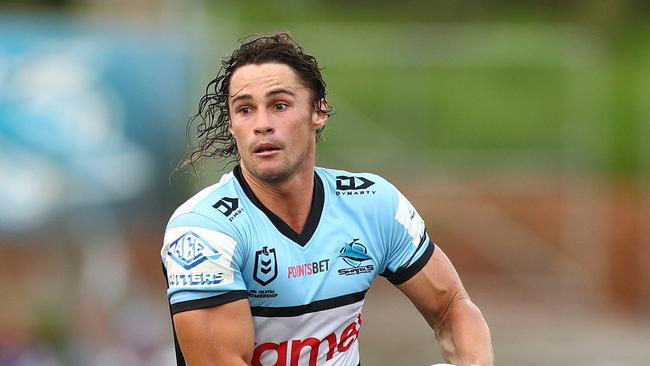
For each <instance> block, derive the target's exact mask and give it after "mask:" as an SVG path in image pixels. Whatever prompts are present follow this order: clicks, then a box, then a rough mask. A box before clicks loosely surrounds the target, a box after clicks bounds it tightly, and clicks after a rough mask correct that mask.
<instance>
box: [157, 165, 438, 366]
mask: <svg viewBox="0 0 650 366" xmlns="http://www.w3.org/2000/svg"><path fill="white" fill-rule="evenodd" d="M433 250H434V244H433V243H432V242H430V240H429V238H428V236H427V233H426V231H425V227H424V222H423V220H422V218H421V217H420V215H419V214H418V213H417V211H416V210H415V209H414V208H413V206H412V205H411V204H410V203H409V201H408V200H407V199H406V198H405V197H404V196H403V195H402V194H401V193H400V192H399V191H398V190H397V189H395V187H394V186H393V185H391V184H390V183H388V182H387V181H386V180H384V179H383V178H381V177H379V176H377V175H373V174H365V173H364V174H356V173H349V172H345V171H339V170H331V169H324V168H316V169H315V176H314V194H313V200H312V205H311V211H310V214H309V217H308V219H307V223H306V226H305V228H304V230H303V231H302V233H300V234H298V233H296V232H295V231H293V230H292V229H291V228H290V227H289V226H288V225H287V224H285V223H284V222H283V221H282V220H281V219H280V218H278V217H277V216H276V215H275V214H273V213H272V212H271V211H270V210H268V209H267V208H266V207H264V205H262V203H261V202H260V201H259V200H258V199H257V197H255V195H254V194H253V192H252V190H251V189H250V187H249V186H248V184H247V183H246V181H245V180H244V178H243V176H242V174H241V170H240V168H239V166H237V167H235V169H234V170H233V172H231V173H229V174H226V175H224V176H223V177H222V178H221V180H220V181H219V183H217V184H215V185H213V186H210V187H208V188H206V189H204V190H202V191H201V192H199V193H198V194H196V195H195V196H194V197H192V198H191V199H189V200H188V201H187V202H185V203H184V204H183V205H181V206H180V207H179V208H178V209H177V210H176V212H174V214H173V215H172V217H171V219H170V220H169V224H168V226H167V230H166V232H165V239H164V245H163V248H162V251H161V256H162V261H163V264H164V270H165V275H166V277H167V282H168V290H167V294H168V297H169V302H170V305H171V311H172V314H175V313H178V312H182V311H186V310H192V309H199V308H206V307H211V306H217V305H220V304H224V303H227V302H231V301H235V300H239V299H245V298H247V299H248V300H249V302H250V306H251V312H252V315H253V323H254V328H255V349H254V353H253V360H252V365H254V366H255V365H275V366H285V365H287V366H289V365H292V366H293V365H305V366H306V365H309V366H316V365H318V366H320V365H336V366H355V365H358V364H359V350H358V342H357V338H358V336H359V330H360V327H361V323H362V320H361V308H362V306H363V302H364V297H365V294H366V291H367V290H368V288H369V287H370V284H371V283H372V281H373V279H374V278H375V276H377V275H382V276H385V277H386V278H388V280H390V281H391V282H392V283H394V284H400V283H403V282H405V281H406V280H408V279H410V278H411V277H412V276H413V275H415V274H416V273H417V272H418V271H420V269H422V267H423V266H424V265H425V264H426V262H427V261H428V260H429V258H430V257H431V255H432V253H433ZM215 326H218V325H216V324H215ZM177 352H180V350H177ZM179 355H180V353H179ZM181 362H182V361H181Z"/></svg>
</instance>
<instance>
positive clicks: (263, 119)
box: [254, 111, 273, 135]
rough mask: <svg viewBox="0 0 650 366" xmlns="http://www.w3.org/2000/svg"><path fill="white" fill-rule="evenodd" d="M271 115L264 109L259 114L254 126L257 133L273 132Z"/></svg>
mask: <svg viewBox="0 0 650 366" xmlns="http://www.w3.org/2000/svg"><path fill="white" fill-rule="evenodd" d="M269 117H270V116H269V115H268V114H267V113H265V112H264V111H260V112H259V113H258V114H257V119H256V123H255V127H254V132H255V134H256V135H266V134H269V133H273V125H272V124H271V120H270V118H269Z"/></svg>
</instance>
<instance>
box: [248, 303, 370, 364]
mask: <svg viewBox="0 0 650 366" xmlns="http://www.w3.org/2000/svg"><path fill="white" fill-rule="evenodd" d="M361 323H362V321H361V314H359V315H357V317H356V318H355V319H354V320H353V321H352V322H351V323H350V324H348V325H347V326H346V327H345V328H344V329H343V331H342V332H341V333H340V334H337V333H336V332H332V333H330V334H329V335H327V336H326V337H324V338H323V339H318V338H315V337H308V338H305V339H291V340H288V341H283V342H280V343H274V342H267V343H262V344H259V345H257V346H256V347H255V350H254V351H253V360H252V366H262V365H265V364H270V363H269V362H273V361H270V360H275V362H274V363H273V364H274V365H299V364H300V365H309V366H316V364H320V362H319V358H320V357H322V355H323V353H325V352H326V353H325V360H326V361H329V360H331V359H332V358H333V357H334V354H335V353H337V352H338V353H344V352H347V351H348V350H349V349H350V348H351V347H352V345H353V344H354V342H356V341H357V338H359V330H360V329H361ZM324 346H325V347H324ZM262 358H265V360H264V361H265V362H264V363H262ZM305 360H307V362H308V363H304V361H305Z"/></svg>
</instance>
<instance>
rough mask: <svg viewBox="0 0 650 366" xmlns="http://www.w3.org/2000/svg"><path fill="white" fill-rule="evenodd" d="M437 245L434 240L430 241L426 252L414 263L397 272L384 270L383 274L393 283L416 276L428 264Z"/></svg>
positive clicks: (397, 283)
mask: <svg viewBox="0 0 650 366" xmlns="http://www.w3.org/2000/svg"><path fill="white" fill-rule="evenodd" d="M435 247H436V246H435V244H434V243H433V242H432V241H429V244H428V245H427V247H426V249H424V253H422V255H421V256H420V258H418V259H417V260H416V261H415V262H414V263H413V264H411V265H410V266H408V267H406V268H404V269H399V270H397V271H396V272H391V271H389V270H388V269H386V271H384V272H383V273H382V274H381V276H384V277H386V279H387V280H388V281H390V283H392V284H393V285H401V284H403V283H404V282H406V281H408V280H410V279H411V277H413V276H415V275H416V274H417V273H418V272H420V270H421V269H422V268H424V265H425V264H427V262H428V261H429V259H430V258H431V256H432V255H433V250H434V249H435Z"/></svg>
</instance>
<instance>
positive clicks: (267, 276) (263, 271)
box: [253, 246, 278, 286]
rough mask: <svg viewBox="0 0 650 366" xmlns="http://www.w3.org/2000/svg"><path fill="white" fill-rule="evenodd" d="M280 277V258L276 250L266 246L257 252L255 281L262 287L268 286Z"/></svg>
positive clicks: (254, 271) (254, 272)
mask: <svg viewBox="0 0 650 366" xmlns="http://www.w3.org/2000/svg"><path fill="white" fill-rule="evenodd" d="M276 277H278V257H277V255H276V254H275V248H271V249H269V247H267V246H265V247H263V248H262V249H261V250H258V251H256V252H255V269H254V270H253V279H254V280H255V282H257V283H259V284H260V285H262V286H266V285H268V284H269V283H271V282H273V280H275V278H276Z"/></svg>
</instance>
